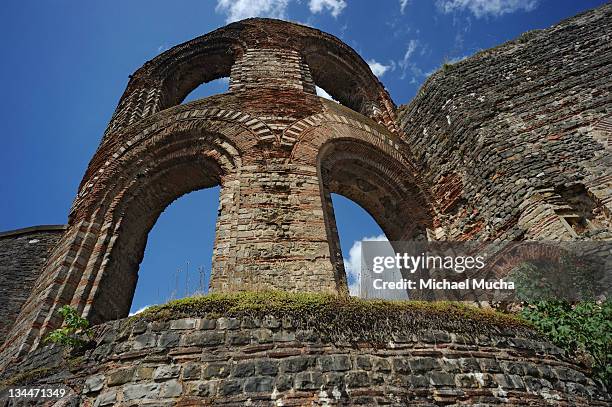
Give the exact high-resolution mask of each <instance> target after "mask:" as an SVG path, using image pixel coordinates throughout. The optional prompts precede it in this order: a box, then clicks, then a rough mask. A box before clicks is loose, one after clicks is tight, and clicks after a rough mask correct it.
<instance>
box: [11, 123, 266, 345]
mask: <svg viewBox="0 0 612 407" xmlns="http://www.w3.org/2000/svg"><path fill="white" fill-rule="evenodd" d="M194 116H197V115H194ZM147 129H148V127H146V128H145V129H143V130H142V131H140V132H138V133H136V134H133V135H132V136H130V137H129V138H128V140H131V142H130V143H129V144H130V146H129V149H124V148H123V146H121V145H117V146H115V148H116V152H115V153H112V151H111V152H110V153H112V154H110V155H109V160H108V161H107V162H109V163H110V164H109V165H107V166H106V167H104V168H105V170H104V171H95V172H94V174H99V175H96V176H93V177H92V178H91V184H92V186H91V188H90V189H89V190H88V191H86V193H83V194H81V195H80V196H79V197H78V198H77V200H75V203H74V205H73V209H72V212H71V217H70V221H69V226H68V229H67V230H66V232H65V233H64V235H63V236H62V238H61V239H60V241H59V242H58V244H57V246H56V247H55V249H54V251H53V252H52V253H51V254H50V256H49V259H48V261H47V263H46V264H45V266H44V268H43V271H42V274H41V277H40V278H39V279H38V281H37V283H36V286H35V287H34V289H33V290H32V293H31V295H30V297H29V299H28V301H27V302H26V303H25V304H24V306H23V307H22V310H21V314H20V316H19V318H18V319H17V321H18V322H17V323H16V324H15V325H14V326H13V329H12V331H11V334H12V339H14V340H17V339H19V340H20V342H21V343H20V344H19V345H18V347H20V352H27V351H29V350H30V349H31V348H32V347H36V346H37V345H38V343H39V341H40V340H41V338H42V337H44V336H45V335H46V334H47V333H48V332H50V330H52V329H54V328H56V327H57V326H58V325H59V324H60V323H61V319H60V318H59V317H58V315H57V312H56V311H57V309H58V308H59V307H61V306H62V305H64V304H71V305H72V306H74V307H76V308H77V309H78V310H79V311H80V312H81V314H82V315H84V316H86V317H88V318H89V319H90V320H91V321H92V322H94V323H98V322H103V321H106V320H109V319H114V318H120V317H124V316H126V315H127V313H128V311H129V306H130V303H131V300H132V296H133V292H134V288H135V283H136V272H137V269H138V266H139V264H140V261H141V260H142V256H143V252H144V247H145V245H146V237H147V234H148V232H149V230H150V229H151V227H152V226H153V224H154V223H155V221H156V219H157V217H158V216H159V214H160V213H161V212H162V211H163V209H165V208H166V207H167V206H168V205H169V204H170V203H171V202H172V201H173V200H175V199H177V198H178V197H180V196H182V195H183V194H186V193H188V192H191V191H194V190H198V189H203V188H207V187H211V186H214V185H219V184H221V186H222V191H221V198H222V199H223V196H224V195H226V196H232V195H233V194H234V193H235V192H234V188H235V187H234V185H232V181H233V179H234V176H235V173H236V172H239V169H240V166H241V154H242V151H244V149H245V148H246V149H249V148H251V147H252V145H253V143H255V142H256V137H254V135H252V134H250V130H249V128H248V126H245V125H244V124H243V123H241V122H235V121H234V122H231V123H230V122H229V119H228V120H227V121H224V120H212V119H210V118H209V119H207V120H202V119H201V118H191V119H186V120H185V119H184V120H182V121H173V120H171V121H163V120H162V121H161V122H160V123H157V126H156V130H155V131H154V132H149V131H147ZM245 133H248V136H246V135H245ZM113 156H114V157H113ZM226 185H227V186H226ZM224 238H227V239H229V238H231V236H226V237H224ZM111 304H112V306H111ZM32 326H34V327H36V329H32ZM24 331H25V332H24ZM9 345H11V346H15V344H14V343H13V342H12V340H8V341H6V342H5V344H4V345H3V347H7V346H9Z"/></svg>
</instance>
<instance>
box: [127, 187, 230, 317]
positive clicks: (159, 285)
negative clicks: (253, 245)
mask: <svg viewBox="0 0 612 407" xmlns="http://www.w3.org/2000/svg"><path fill="white" fill-rule="evenodd" d="M219 191H220V188H219V187H218V186H217V187H211V188H207V189H203V190H199V191H194V192H190V193H188V194H186V195H184V196H182V197H180V198H178V199H177V200H176V201H174V202H172V203H171V204H170V205H169V206H168V207H167V208H166V209H165V210H164V211H163V212H162V214H161V215H160V216H159V218H158V219H157V221H156V222H155V225H154V226H153V228H152V229H151V231H150V232H149V235H148V238H147V244H146V248H145V253H144V258H143V260H142V262H141V263H140V268H139V270H138V283H137V284H136V291H135V293H134V298H133V300H132V305H131V308H130V315H133V314H135V313H137V312H139V311H142V310H144V309H145V308H146V307H148V306H151V305H154V304H163V303H166V302H168V301H169V300H172V299H177V298H183V297H188V296H193V295H200V294H205V293H206V292H207V291H208V282H209V279H210V271H211V265H212V264H211V263H212V255H213V245H214V237H215V224H216V220H217V206H218V202H219Z"/></svg>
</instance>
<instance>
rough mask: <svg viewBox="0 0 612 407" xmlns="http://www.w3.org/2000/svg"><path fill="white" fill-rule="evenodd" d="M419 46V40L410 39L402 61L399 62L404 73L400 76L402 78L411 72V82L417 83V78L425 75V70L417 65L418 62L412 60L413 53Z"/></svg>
mask: <svg viewBox="0 0 612 407" xmlns="http://www.w3.org/2000/svg"><path fill="white" fill-rule="evenodd" d="M418 46H419V41H418V40H410V41H409V42H408V45H407V46H406V52H404V57H403V58H402V60H401V61H399V62H398V63H397V64H398V65H399V67H400V68H401V70H402V75H401V76H400V79H404V78H406V76H407V75H408V74H410V75H411V82H410V83H416V82H417V78H418V77H421V76H423V71H422V70H421V69H420V68H419V67H418V66H417V64H416V63H414V62H413V61H412V60H411V58H412V55H413V54H414V53H415V51H416V50H417V47H418Z"/></svg>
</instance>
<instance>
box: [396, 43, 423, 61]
mask: <svg viewBox="0 0 612 407" xmlns="http://www.w3.org/2000/svg"><path fill="white" fill-rule="evenodd" d="M418 44H419V42H418V41H417V40H410V41H409V42H408V46H407V47H406V52H405V53H404V58H402V62H400V66H402V67H404V66H405V65H407V64H408V62H409V61H410V57H411V56H412V54H414V51H416V49H417V45H418Z"/></svg>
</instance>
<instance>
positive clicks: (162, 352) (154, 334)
mask: <svg viewBox="0 0 612 407" xmlns="http://www.w3.org/2000/svg"><path fill="white" fill-rule="evenodd" d="M96 332H97V339H96V342H97V344H96V346H95V348H94V349H91V350H89V351H87V352H86V353H85V355H80V356H78V355H72V356H63V355H62V350H61V349H60V348H58V347H46V348H42V349H39V350H37V351H35V352H34V353H32V354H30V355H29V356H28V358H27V359H26V360H25V361H24V362H23V363H22V364H20V366H18V367H17V366H14V367H12V368H10V369H9V370H8V371H5V372H4V374H3V377H2V378H1V380H5V385H6V383H7V382H6V380H9V381H11V380H12V381H13V382H16V383H12V385H15V386H16V385H19V384H21V385H23V384H25V383H30V385H31V386H33V385H41V384H65V385H67V386H68V387H70V388H71V389H72V390H71V396H70V400H71V401H72V402H73V403H74V404H75V405H76V404H80V405H94V406H105V405H109V406H110V405H124V406H128V405H129V406H135V405H156V406H170V405H215V406H217V405H218V406H247V405H250V406H305V405H308V406H311V405H319V406H328V405H343V406H347V405H363V406H377V405H386V406H387V405H392V406H408V405H410V406H435V405H487V406H490V405H500V406H502V405H503V406H531V405H556V406H563V405H572V406H587V405H589V406H599V405H601V406H603V405H609V404H608V401H609V398H608V396H607V394H606V393H605V391H604V390H602V388H601V387H599V386H598V384H597V383H595V382H594V381H593V380H592V379H590V378H589V377H588V376H587V374H588V372H587V371H586V370H585V369H584V368H582V367H580V366H577V365H576V364H575V363H574V361H572V360H570V359H568V358H566V357H565V356H564V355H563V353H562V351H561V350H560V349H559V348H557V347H555V346H553V345H550V344H549V343H547V342H545V341H543V340H542V339H541V338H539V337H538V336H537V335H536V334H534V333H530V332H529V331H525V330H523V331H522V332H518V331H517V330H515V329H507V330H503V331H502V330H501V329H500V330H499V333H497V334H492V335H491V334H489V335H484V334H476V333H474V334H469V333H448V332H442V331H438V332H436V331H425V332H415V333H411V334H406V335H394V337H393V338H389V342H388V343H387V344H386V345H382V346H378V347H376V346H372V345H370V344H367V343H360V344H355V343H353V344H350V343H332V342H331V341H326V340H324V339H323V338H322V337H321V335H319V334H317V333H316V332H313V331H310V330H302V329H296V328H294V327H293V326H292V323H291V322H290V321H289V320H283V321H281V320H278V319H275V318H274V317H266V318H263V319H261V320H257V319H252V318H247V317H243V318H240V319H236V318H225V317H222V318H214V319H207V318H187V319H178V320H170V321H165V322H159V321H154V322H144V321H140V322H138V323H136V324H128V323H126V320H119V321H114V322H110V323H106V324H104V325H101V326H98V327H96ZM349 334H350V332H349ZM347 337H350V335H347ZM28 372H31V373H28ZM4 396H6V395H5V394H4ZM64 401H69V400H68V399H66V400H64ZM1 402H2V399H1V398H0V404H2V403H1ZM9 405H10V404H9Z"/></svg>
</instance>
